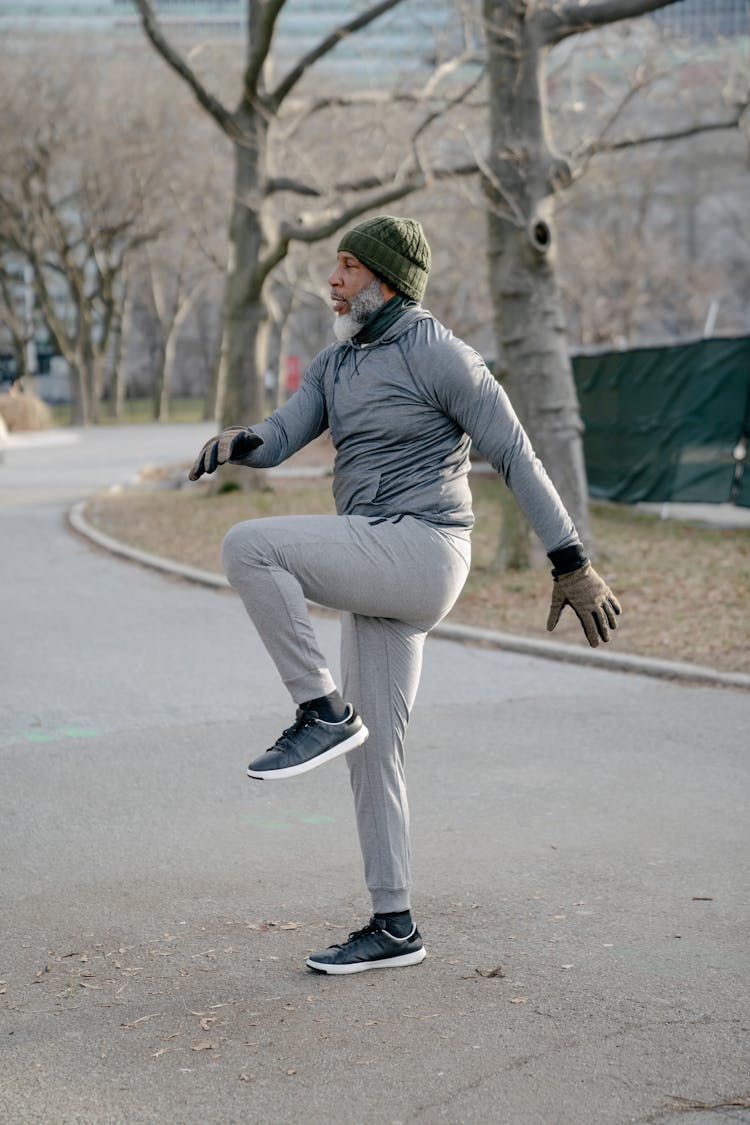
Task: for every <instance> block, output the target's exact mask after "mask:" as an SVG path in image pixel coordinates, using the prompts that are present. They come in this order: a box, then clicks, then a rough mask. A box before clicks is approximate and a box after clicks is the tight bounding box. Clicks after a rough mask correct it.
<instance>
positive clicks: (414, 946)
mask: <svg viewBox="0 0 750 1125" xmlns="http://www.w3.org/2000/svg"><path fill="white" fill-rule="evenodd" d="M426 956H427V950H426V949H425V947H424V946H423V945H422V938H421V935H420V933H419V930H418V929H417V927H416V926H415V927H414V929H413V930H412V932H411V933H410V934H409V935H408V936H407V937H404V938H398V937H394V936H393V934H389V933H388V931H387V930H385V929H383V927H382V926H381V925H380V923H379V922H378V921H376V920H375V918H371V919H370V921H369V924H368V925H367V926H365V928H364V929H363V930H356V931H355V932H354V933H353V934H349V937H348V938H347V939H346V941H345V942H344V944H343V945H332V946H330V948H328V949H324V950H323V952H322V953H313V954H312V956H311V957H308V958H307V961H306V962H305V964H306V965H308V966H309V967H310V968H311V969H315V971H316V972H318V973H363V972H364V971H365V969H397V968H400V967H401V966H402V965H418V964H419V962H420V961H424V959H425V957H426Z"/></svg>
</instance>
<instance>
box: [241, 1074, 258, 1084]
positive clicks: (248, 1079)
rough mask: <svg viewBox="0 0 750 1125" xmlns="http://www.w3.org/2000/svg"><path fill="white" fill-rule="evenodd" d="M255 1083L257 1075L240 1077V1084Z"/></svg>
mask: <svg viewBox="0 0 750 1125" xmlns="http://www.w3.org/2000/svg"><path fill="white" fill-rule="evenodd" d="M254 1081H255V1075H254V1074H241V1075H240V1082H254Z"/></svg>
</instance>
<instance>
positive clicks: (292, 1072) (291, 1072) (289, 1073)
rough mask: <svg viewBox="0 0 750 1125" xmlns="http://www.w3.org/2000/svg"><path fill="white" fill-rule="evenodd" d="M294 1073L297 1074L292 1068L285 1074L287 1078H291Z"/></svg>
mask: <svg viewBox="0 0 750 1125" xmlns="http://www.w3.org/2000/svg"><path fill="white" fill-rule="evenodd" d="M296 1073H297V1071H296V1070H294V1068H292V1069H290V1070H288V1071H287V1074H288V1075H289V1077H290V1078H291V1076H292V1075H293V1074H296Z"/></svg>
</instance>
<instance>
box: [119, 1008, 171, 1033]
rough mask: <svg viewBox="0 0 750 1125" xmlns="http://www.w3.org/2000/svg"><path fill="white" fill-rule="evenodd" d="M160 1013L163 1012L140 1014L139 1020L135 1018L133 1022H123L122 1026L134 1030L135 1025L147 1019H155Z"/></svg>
mask: <svg viewBox="0 0 750 1125" xmlns="http://www.w3.org/2000/svg"><path fill="white" fill-rule="evenodd" d="M160 1015H161V1012H152V1013H151V1015H150V1016H139V1017H138V1019H137V1020H133V1021H132V1022H131V1023H121V1024H120V1027H126V1028H128V1029H129V1030H132V1029H133V1028H134V1027H138V1024H139V1023H145V1022H146V1020H154V1019H156V1018H157V1016H160Z"/></svg>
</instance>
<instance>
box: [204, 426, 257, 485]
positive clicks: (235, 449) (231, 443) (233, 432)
mask: <svg viewBox="0 0 750 1125" xmlns="http://www.w3.org/2000/svg"><path fill="white" fill-rule="evenodd" d="M262 444H263V439H262V438H259V437H258V435H257V434H254V433H253V431H252V430H249V429H248V428H247V426H230V427H229V429H228V430H222V432H221V433H220V434H217V435H216V437H212V438H209V440H208V441H207V442H206V444H205V445H204V446H203V449H201V451H200V453H199V454H198V456H197V458H196V460H195V464H194V465H193V467H192V469H191V470H190V472H189V473H188V478H189V479H190V480H198V478H199V477H202V476H203V474H204V473H215V472H216V470H217V468H218V467H219V465H224V464H225V463H226V462H227V461H241V460H242V458H243V457H247V455H248V453H250V452H251V451H252V450H253V449H257V448H258V446H259V445H262Z"/></svg>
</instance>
